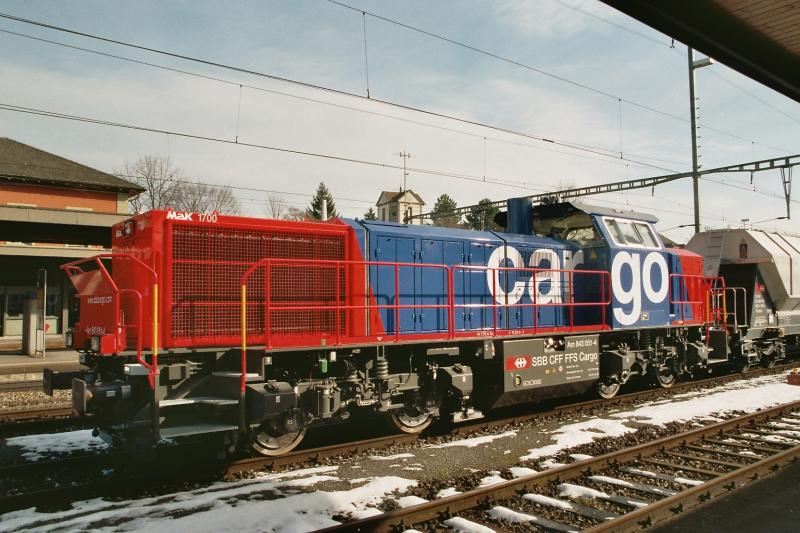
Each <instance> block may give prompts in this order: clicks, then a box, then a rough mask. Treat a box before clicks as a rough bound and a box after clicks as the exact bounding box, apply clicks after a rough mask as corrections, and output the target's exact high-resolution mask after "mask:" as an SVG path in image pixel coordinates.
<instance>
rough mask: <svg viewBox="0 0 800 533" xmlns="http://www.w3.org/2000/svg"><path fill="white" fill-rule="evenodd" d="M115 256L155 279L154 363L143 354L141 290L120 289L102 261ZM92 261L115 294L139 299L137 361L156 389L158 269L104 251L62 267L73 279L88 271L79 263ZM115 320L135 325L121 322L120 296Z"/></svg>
mask: <svg viewBox="0 0 800 533" xmlns="http://www.w3.org/2000/svg"><path fill="white" fill-rule="evenodd" d="M115 258H118V259H130V260H131V261H133V262H134V263H135V264H136V265H138V266H140V267H142V268H143V269H144V270H145V271H147V272H148V273H149V274H150V277H151V278H152V281H153V286H152V295H153V296H152V298H153V313H152V316H151V323H152V325H153V339H152V342H151V345H152V346H151V348H152V352H153V360H152V363H148V362H147V361H146V360H145V359H144V356H143V355H142V326H143V324H142V317H143V312H142V305H143V303H142V300H143V299H142V294H141V292H139V291H138V290H136V289H127V288H123V289H120V288H119V287H118V286H117V284H116V283H115V282H114V279H113V278H112V277H111V274H109V272H108V270H107V269H106V267H105V265H104V264H103V261H102V260H103V259H115ZM90 261H91V262H94V263H95V264H96V265H97V269H98V270H99V271H100V274H101V275H102V276H103V279H105V280H106V282H108V284H109V285H110V286H111V289H112V291H113V294H114V295H120V294H122V293H131V294H133V295H134V296H135V297H136V299H137V314H138V321H137V323H136V328H137V335H136V361H137V362H138V363H139V364H140V365H142V366H144V367H145V368H146V369H147V370H148V373H147V379H148V381H149V383H150V388H151V389H153V390H155V378H156V375H157V374H158V274H157V273H156V271H155V270H154V269H153V268H151V267H150V266H148V265H147V264H146V263H144V262H143V261H142V260H140V259H139V258H137V257H134V256H133V255H130V254H124V253H104V254H97V255H94V256H92V257H85V258H82V259H78V260H76V261H71V262H69V263H65V264H63V265H61V269H62V270H63V271H64V273H65V274H66V275H67V276H68V277H69V278H70V279H71V278H72V276H73V275H74V273H75V271H78V272H80V273H85V272H86V271H85V270H83V269H82V268H81V267H79V266H78V265H81V264H83V263H88V262H90ZM114 322H115V324H116V326H117V327H120V326H123V327H131V326H133V324H122V323H121V322H120V309H119V298H114Z"/></svg>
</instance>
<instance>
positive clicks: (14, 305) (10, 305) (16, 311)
mask: <svg viewBox="0 0 800 533" xmlns="http://www.w3.org/2000/svg"><path fill="white" fill-rule="evenodd" d="M22 296H23V295H22V294H9V295H7V296H6V298H8V300H6V314H7V315H8V316H20V315H21V314H22Z"/></svg>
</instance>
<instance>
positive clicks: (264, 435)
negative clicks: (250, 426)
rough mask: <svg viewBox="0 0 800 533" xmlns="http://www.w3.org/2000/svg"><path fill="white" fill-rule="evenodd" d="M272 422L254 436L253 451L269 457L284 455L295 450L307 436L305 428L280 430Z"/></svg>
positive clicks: (262, 426) (263, 426)
mask: <svg viewBox="0 0 800 533" xmlns="http://www.w3.org/2000/svg"><path fill="white" fill-rule="evenodd" d="M276 426H277V425H276V424H274V423H270V422H265V423H264V424H262V425H261V426H260V427H259V428H258V430H257V431H256V432H255V433H254V434H253V443H252V446H253V449H254V450H255V451H257V452H258V453H260V454H261V455H266V456H269V457H273V456H277V455H283V454H285V453H289V452H290V451H292V450H294V449H295V448H296V447H297V445H298V444H300V441H302V440H303V437H304V436H305V434H306V428H305V427H299V428H296V429H293V430H287V429H285V428H280V429H279V428H278V427H276Z"/></svg>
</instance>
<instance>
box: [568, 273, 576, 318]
mask: <svg viewBox="0 0 800 533" xmlns="http://www.w3.org/2000/svg"><path fill="white" fill-rule="evenodd" d="M573 272H574V271H573V270H570V271H569V293H568V294H569V303H570V306H569V330H570V331H575V306H574V305H571V304H574V303H575V297H574V290H573V288H572V280H573V276H572V274H573Z"/></svg>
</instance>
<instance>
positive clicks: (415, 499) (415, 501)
mask: <svg viewBox="0 0 800 533" xmlns="http://www.w3.org/2000/svg"><path fill="white" fill-rule="evenodd" d="M423 503H428V500H426V499H425V498H420V497H419V496H401V497H399V498H397V505H399V506H400V507H404V508H405V507H412V506H414V505H421V504H423Z"/></svg>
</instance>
